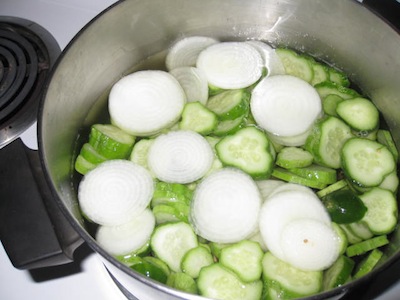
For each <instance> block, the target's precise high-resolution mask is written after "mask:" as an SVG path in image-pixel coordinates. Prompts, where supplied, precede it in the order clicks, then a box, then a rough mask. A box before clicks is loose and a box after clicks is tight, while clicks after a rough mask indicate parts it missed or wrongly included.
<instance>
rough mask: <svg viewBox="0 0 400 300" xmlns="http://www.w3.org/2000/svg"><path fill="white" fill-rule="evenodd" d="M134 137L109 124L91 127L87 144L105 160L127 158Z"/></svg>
mask: <svg viewBox="0 0 400 300" xmlns="http://www.w3.org/2000/svg"><path fill="white" fill-rule="evenodd" d="M134 142H135V137H134V136H132V135H130V134H128V133H126V132H125V131H123V130H121V129H119V128H118V127H116V126H114V125H111V124H95V125H93V126H92V127H91V131H90V135H89V144H90V145H91V146H92V147H93V148H94V149H95V150H96V152H97V153H98V154H99V155H101V156H103V157H105V158H106V159H118V158H127V157H128V156H129V154H130V153H131V151H132V147H133V144H134Z"/></svg>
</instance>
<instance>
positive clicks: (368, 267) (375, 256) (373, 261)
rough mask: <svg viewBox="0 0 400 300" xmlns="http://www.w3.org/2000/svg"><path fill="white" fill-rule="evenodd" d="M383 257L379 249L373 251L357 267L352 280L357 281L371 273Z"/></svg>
mask: <svg viewBox="0 0 400 300" xmlns="http://www.w3.org/2000/svg"><path fill="white" fill-rule="evenodd" d="M382 256H383V252H382V251H381V250H379V249H374V250H372V251H371V253H369V254H368V256H367V257H365V258H364V259H363V260H362V261H361V262H359V264H358V265H357V267H356V269H355V272H354V275H353V278H354V279H358V278H360V277H362V276H364V275H367V274H368V273H369V272H371V271H372V270H373V269H374V268H375V266H376V265H377V264H378V262H379V261H380V259H381V258H382Z"/></svg>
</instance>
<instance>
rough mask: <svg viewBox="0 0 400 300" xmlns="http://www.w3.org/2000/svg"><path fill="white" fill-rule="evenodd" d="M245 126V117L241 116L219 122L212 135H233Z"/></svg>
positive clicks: (244, 115)
mask: <svg viewBox="0 0 400 300" xmlns="http://www.w3.org/2000/svg"><path fill="white" fill-rule="evenodd" d="M246 125H247V115H246V114H243V115H241V116H239V117H237V118H236V119H233V120H225V121H220V122H219V123H218V124H217V126H216V128H215V129H214V131H213V132H212V133H213V134H214V135H216V136H225V135H229V134H234V133H235V132H237V131H238V130H239V129H241V128H243V127H246Z"/></svg>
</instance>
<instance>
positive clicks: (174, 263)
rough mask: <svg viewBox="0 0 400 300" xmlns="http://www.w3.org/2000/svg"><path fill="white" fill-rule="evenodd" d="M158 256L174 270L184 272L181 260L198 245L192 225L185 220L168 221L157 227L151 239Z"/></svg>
mask: <svg viewBox="0 0 400 300" xmlns="http://www.w3.org/2000/svg"><path fill="white" fill-rule="evenodd" d="M150 246H151V248H152V249H153V251H154V253H155V255H156V257H158V258H159V259H161V260H162V261H164V262H165V263H166V264H167V265H168V267H169V268H170V269H171V270H172V271H174V272H182V269H181V262H182V258H183V256H184V255H185V253H186V252H187V251H189V250H190V249H192V248H195V247H197V246H198V242H197V237H196V234H195V233H194V232H193V229H192V227H191V226H190V225H189V224H187V223H184V222H177V223H167V224H162V225H159V226H158V227H156V229H155V230H154V232H153V235H152V237H151V240H150Z"/></svg>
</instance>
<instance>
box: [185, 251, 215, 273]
mask: <svg viewBox="0 0 400 300" xmlns="http://www.w3.org/2000/svg"><path fill="white" fill-rule="evenodd" d="M213 263H214V259H213V256H212V254H211V252H210V251H209V250H208V249H207V248H205V247H203V246H198V247H196V248H192V249H190V250H189V251H187V252H186V253H185V255H184V256H183V258H182V262H181V269H182V272H184V273H186V274H188V275H189V276H190V277H192V278H197V277H199V274H200V270H201V269H202V268H203V267H206V266H209V265H211V264H213Z"/></svg>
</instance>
